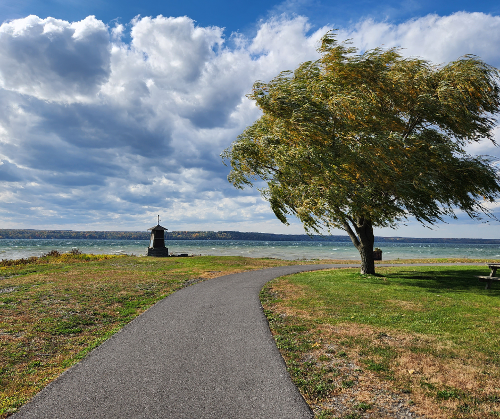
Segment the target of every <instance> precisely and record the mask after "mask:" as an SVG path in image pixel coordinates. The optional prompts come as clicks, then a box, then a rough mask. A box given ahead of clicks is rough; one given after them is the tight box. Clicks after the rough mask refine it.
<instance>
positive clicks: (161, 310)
mask: <svg viewBox="0 0 500 419" xmlns="http://www.w3.org/2000/svg"><path fill="white" fill-rule="evenodd" d="M343 266H345V265H343ZM358 266H359V265H358ZM330 267H334V265H303V266H284V267H278V268H271V269H265V270H259V271H250V272H244V273H239V274H234V275H227V276H223V277H219V278H214V279H210V280H208V281H204V282H201V283H199V284H196V285H193V286H190V287H187V288H184V289H182V290H179V291H177V292H175V293H173V294H171V295H170V296H168V297H167V298H165V299H163V300H161V301H160V302H158V303H157V304H156V305H155V306H153V307H152V308H150V309H149V310H147V311H146V312H145V313H143V314H142V315H140V316H139V317H137V318H136V319H135V320H133V321H132V322H131V323H130V324H128V325H127V326H125V327H124V328H123V329H122V330H121V331H120V332H119V333H117V334H115V335H114V336H112V337H111V338H110V339H109V340H107V341H106V342H105V343H103V344H102V345H101V346H99V347H98V348H97V349H95V350H94V351H92V352H91V353H90V354H89V355H88V356H87V357H86V358H84V359H83V360H82V361H81V362H80V363H78V364H77V365H75V366H74V367H72V368H70V369H69V370H68V371H66V372H65V373H64V374H62V375H61V376H60V377H59V378H58V379H57V380H55V381H54V382H53V383H52V384H50V385H49V386H47V387H46V388H45V389H44V390H42V391H41V392H40V393H39V394H38V395H37V396H36V397H35V398H34V399H33V400H32V401H31V402H30V403H28V404H27V405H25V406H24V407H23V408H21V409H20V410H19V412H18V413H17V414H15V415H14V418H15V419H21V418H36V419H43V418H50V419H56V418H71V419H79V418H93V419H95V418H106V419H112V418H120V419H123V418H134V419H135V418H148V419H151V418H174V419H182V418H196V419H206V418H217V419H231V418H238V419H239V418H248V419H258V418H265V419H271V418H272V419H280V418H283V419H301V418H312V417H313V415H312V413H311V411H310V409H309V407H308V406H307V404H306V403H305V401H304V399H303V398H302V396H301V395H300V393H299V392H298V390H297V388H296V387H295V386H294V385H293V383H292V382H291V380H290V378H289V376H288V373H287V371H286V368H285V363H284V361H283V359H282V358H281V355H280V353H279V351H278V349H277V348H276V345H275V343H274V340H273V338H272V336H271V333H270V331H269V326H268V324H267V320H266V318H265V316H264V313H263V311H262V309H261V306H260V301H259V291H260V289H261V288H262V287H263V286H264V284H265V283H266V282H268V281H270V280H271V279H273V278H276V277H278V276H282V275H288V274H293V273H297V272H303V271H311V270H317V269H325V268H330Z"/></svg>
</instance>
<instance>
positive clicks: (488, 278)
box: [478, 263, 500, 290]
mask: <svg viewBox="0 0 500 419" xmlns="http://www.w3.org/2000/svg"><path fill="white" fill-rule="evenodd" d="M487 265H488V268H490V276H478V278H479V280H480V281H481V282H486V287H485V289H487V290H489V289H490V288H491V284H492V282H493V281H500V278H499V277H498V276H496V274H497V269H500V263H487Z"/></svg>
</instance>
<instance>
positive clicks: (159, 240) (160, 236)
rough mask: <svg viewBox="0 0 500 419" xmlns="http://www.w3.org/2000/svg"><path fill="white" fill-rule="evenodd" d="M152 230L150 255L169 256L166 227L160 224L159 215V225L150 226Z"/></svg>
mask: <svg viewBox="0 0 500 419" xmlns="http://www.w3.org/2000/svg"><path fill="white" fill-rule="evenodd" d="M148 230H151V241H150V243H149V247H148V256H156V257H165V256H168V249H167V248H166V247H165V231H166V230H167V229H166V228H165V227H162V226H161V225H160V219H159V217H158V225H157V226H155V227H151V228H148Z"/></svg>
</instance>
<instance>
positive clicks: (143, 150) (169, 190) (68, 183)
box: [0, 13, 500, 232]
mask: <svg viewBox="0 0 500 419" xmlns="http://www.w3.org/2000/svg"><path fill="white" fill-rule="evenodd" d="M498 19H499V18H497V17H492V16H489V15H484V14H474V13H472V14H467V13H457V14H454V15H451V16H445V17H439V16H434V15H429V16H426V17H424V18H421V19H416V20H411V21H408V22H404V23H402V24H400V25H391V24H389V23H387V22H376V21H372V20H364V21H362V22H359V23H357V24H356V25H355V26H353V27H350V28H345V29H343V30H341V31H340V32H339V37H340V38H347V37H352V38H354V42H355V44H356V45H357V46H359V47H361V48H363V49H366V48H372V47H376V46H379V45H380V44H385V45H386V46H393V45H400V46H402V47H404V48H406V49H405V50H404V53H405V54H410V55H421V56H424V57H425V58H429V59H432V60H433V61H436V62H445V61H448V60H450V59H454V58H457V57H458V56H460V55H463V54H465V53H474V54H478V55H480V56H481V57H482V58H484V59H486V60H487V61H489V62H491V63H492V64H495V63H499V62H500V53H499V52H498V51H497V50H496V49H495V48H496V46H495V47H494V46H493V45H498V40H499V37H500V29H499V27H498V25H499V23H498ZM328 29H329V28H327V27H321V28H318V27H315V26H314V25H313V24H312V23H311V22H309V21H308V20H307V19H306V18H305V17H302V16H296V17H294V18H287V17H286V16H285V15H281V16H275V17H273V18H270V19H268V20H265V21H261V22H260V23H259V25H258V28H257V31H256V33H255V34H254V35H253V36H252V37H245V36H243V35H241V34H232V35H231V36H230V37H229V38H227V37H226V36H225V34H224V31H223V29H222V28H219V27H200V26H197V25H196V24H195V22H194V21H193V20H191V19H190V18H188V17H164V16H157V17H155V18H152V17H143V18H141V17H137V18H135V19H134V20H132V21H131V22H130V23H129V24H128V25H116V26H115V27H114V28H110V27H108V26H106V25H105V24H104V23H102V22H100V21H99V20H97V19H96V18H95V17H93V16H89V17H87V18H86V19H84V20H82V21H80V22H67V21H63V20H57V19H54V18H47V19H40V18H38V17H36V16H28V17H26V18H24V19H18V20H13V21H10V22H6V23H4V24H3V25H1V26H0V180H1V181H2V182H1V183H0V214H1V215H0V216H1V219H2V220H3V225H4V226H5V227H7V226H10V227H34V228H51V227H52V228H54V227H58V228H73V229H130V230H134V229H139V230H140V229H142V228H147V227H149V226H150V224H151V222H152V220H153V221H154V220H155V217H156V214H158V213H159V214H163V216H162V218H163V219H164V220H167V221H166V224H168V225H167V227H168V228H169V229H171V230H172V229H173V230H181V229H205V230H213V229H222V230H224V229H235V230H236V229H238V230H247V231H248V230H251V231H255V230H259V231H265V230H267V231H276V232H278V231H283V230H282V227H281V225H280V223H279V222H278V221H277V220H275V217H274V215H273V214H272V213H271V211H270V210H269V206H268V204H267V203H265V202H264V201H263V200H262V199H261V198H260V196H259V193H258V192H257V191H256V190H252V189H250V190H244V191H238V190H236V189H234V188H233V187H232V186H231V185H229V183H228V182H227V180H226V176H227V174H228V171H229V169H228V168H227V167H225V166H224V165H223V164H222V162H221V159H220V153H221V152H222V150H224V149H225V148H226V147H228V146H229V145H230V144H231V142H232V141H234V140H235V139H236V137H237V136H238V134H240V133H241V132H242V131H243V130H244V128H245V127H246V126H248V125H249V124H251V123H252V122H253V121H254V120H255V119H256V118H258V116H259V111H258V109H257V108H256V107H255V106H254V104H253V103H252V102H251V101H249V100H248V99H247V98H246V97H245V95H246V94H247V93H249V92H250V91H251V87H252V84H253V83H254V82H255V81H256V80H264V81H265V80H269V79H271V78H272V77H274V76H276V75H277V74H278V73H279V72H280V71H283V70H287V69H294V68H295V67H297V65H298V64H299V63H301V62H304V61H307V60H312V59H315V58H317V57H318V54H317V52H316V48H317V46H318V42H319V39H320V38H321V36H322V35H323V34H324V33H326V32H327V31H328ZM124 39H127V40H128V41H124ZM476 150H481V151H484V148H480V146H477V147H476ZM487 151H491V150H490V148H487ZM287 231H289V232H300V231H302V229H301V228H300V227H298V226H295V227H293V228H292V229H291V230H287Z"/></svg>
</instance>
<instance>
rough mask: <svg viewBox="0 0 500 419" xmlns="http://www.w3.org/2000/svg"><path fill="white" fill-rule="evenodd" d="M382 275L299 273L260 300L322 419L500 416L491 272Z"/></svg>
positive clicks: (499, 343) (457, 269)
mask: <svg viewBox="0 0 500 419" xmlns="http://www.w3.org/2000/svg"><path fill="white" fill-rule="evenodd" d="M377 271H378V273H379V276H361V275H359V273H358V270H353V269H339V270H334V271H323V272H314V273H305V274H299V275H294V276H290V277H285V278H280V279H278V280H276V281H273V282H271V283H269V284H268V286H266V287H265V288H264V289H263V291H262V293H261V299H262V302H263V305H264V308H265V310H266V315H267V316H268V319H269V321H270V325H271V329H272V332H273V334H274V336H275V339H276V342H277V344H278V347H279V349H280V351H281V353H282V355H283V357H284V358H285V360H286V363H287V366H288V370H289V372H290V375H291V376H292V379H293V380H294V382H295V383H296V385H297V386H298V387H299V389H300V391H301V393H302V394H303V396H304V397H305V398H306V400H307V401H308V403H309V404H310V405H311V407H313V409H314V411H315V414H316V417H317V418H349V419H355V418H364V417H377V418H391V417H406V416H403V415H404V414H414V415H425V417H428V418H498V417H500V350H499V348H500V338H499V327H500V316H499V314H500V309H499V301H500V287H499V286H498V285H496V286H495V285H494V286H493V288H494V289H492V290H484V284H482V283H479V282H478V280H477V279H476V278H474V276H475V275H487V274H489V270H488V268H487V267H486V266H484V267H483V266H453V267H442V266H431V267H395V268H378V269H377ZM408 417H410V416H408ZM411 417H418V416H411Z"/></svg>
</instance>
